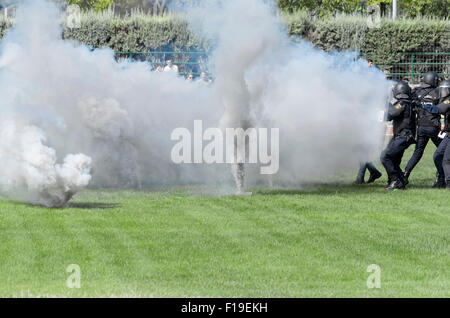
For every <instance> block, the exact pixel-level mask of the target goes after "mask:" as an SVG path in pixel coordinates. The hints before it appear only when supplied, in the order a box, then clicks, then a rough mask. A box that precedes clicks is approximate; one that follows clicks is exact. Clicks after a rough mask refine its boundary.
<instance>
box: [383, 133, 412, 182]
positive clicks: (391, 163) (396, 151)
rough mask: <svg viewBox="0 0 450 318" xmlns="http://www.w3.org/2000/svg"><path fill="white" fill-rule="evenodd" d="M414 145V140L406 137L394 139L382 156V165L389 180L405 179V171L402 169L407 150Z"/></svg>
mask: <svg viewBox="0 0 450 318" xmlns="http://www.w3.org/2000/svg"><path fill="white" fill-rule="evenodd" d="M412 143H413V139H412V138H408V137H406V136H397V137H394V138H393V139H392V140H391V141H390V142H389V144H388V146H387V147H386V149H385V150H384V151H383V153H382V154H381V163H382V164H383V166H384V168H385V169H386V173H387V175H388V176H389V178H391V179H392V178H395V179H400V180H401V179H403V171H402V169H401V168H400V164H401V163H402V158H403V155H404V153H405V150H406V149H408V147H409V146H411V144H412Z"/></svg>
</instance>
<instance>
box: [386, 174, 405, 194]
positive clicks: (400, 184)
mask: <svg viewBox="0 0 450 318" xmlns="http://www.w3.org/2000/svg"><path fill="white" fill-rule="evenodd" d="M391 180H392V181H391V183H390V184H389V186H388V187H387V188H386V190H388V191H393V190H405V189H406V185H405V182H404V181H403V180H402V178H396V177H393V178H391Z"/></svg>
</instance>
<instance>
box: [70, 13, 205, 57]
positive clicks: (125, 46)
mask: <svg viewBox="0 0 450 318" xmlns="http://www.w3.org/2000/svg"><path fill="white" fill-rule="evenodd" d="M64 38H66V39H74V40H78V41H80V42H83V43H85V44H87V45H89V46H91V47H93V48H99V47H105V46H106V47H110V48H112V49H113V50H115V51H122V52H123V51H133V52H142V51H148V50H157V51H164V50H166V51H168V50H170V51H172V50H173V51H199V50H208V48H209V47H208V42H207V41H204V40H202V39H199V38H198V37H196V36H195V35H194V34H193V33H192V32H190V31H189V29H188V24H187V22H186V21H184V20H182V19H181V18H179V17H177V16H171V15H167V16H165V17H153V16H149V15H145V14H141V13H136V14H133V16H128V17H126V18H120V17H115V16H113V15H112V14H111V13H107V12H106V13H92V12H91V13H85V14H83V15H82V20H81V28H79V29H68V28H65V29H64Z"/></svg>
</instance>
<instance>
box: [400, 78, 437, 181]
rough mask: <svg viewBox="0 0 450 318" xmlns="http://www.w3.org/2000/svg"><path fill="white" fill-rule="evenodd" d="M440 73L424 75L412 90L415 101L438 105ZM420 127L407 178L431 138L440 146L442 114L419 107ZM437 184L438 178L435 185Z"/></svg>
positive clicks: (408, 165)
mask: <svg viewBox="0 0 450 318" xmlns="http://www.w3.org/2000/svg"><path fill="white" fill-rule="evenodd" d="M438 85H439V75H438V74H437V73H436V72H428V73H426V74H425V76H424V77H423V81H422V83H421V84H420V86H419V87H417V88H415V89H414V90H413V91H412V97H413V100H414V101H415V102H418V103H420V104H421V103H426V104H430V105H436V104H437V103H438V102H439V89H438ZM417 119H418V129H417V144H416V148H415V150H414V153H413V155H412V157H411V159H410V160H409V162H408V164H407V165H406V168H405V179H406V183H408V178H409V176H410V174H411V172H412V171H413V169H414V168H415V166H416V165H417V164H418V163H419V161H420V159H422V157H423V153H424V151H425V148H426V146H427V144H428V141H429V140H430V139H431V140H432V141H433V143H434V144H435V145H436V147H439V144H440V143H441V139H440V138H439V137H438V135H439V133H440V132H441V116H440V115H436V114H431V113H429V112H427V111H426V110H425V109H423V108H419V109H417ZM436 184H437V180H436V183H435V186H436Z"/></svg>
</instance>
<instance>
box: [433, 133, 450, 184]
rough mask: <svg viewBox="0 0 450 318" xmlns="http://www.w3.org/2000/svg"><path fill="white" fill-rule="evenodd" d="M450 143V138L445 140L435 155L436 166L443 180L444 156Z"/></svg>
mask: <svg viewBox="0 0 450 318" xmlns="http://www.w3.org/2000/svg"><path fill="white" fill-rule="evenodd" d="M448 143H449V138H445V139H444V140H443V141H442V142H441V144H440V145H439V147H438V148H437V149H436V152H435V153H434V155H433V160H434V165H435V166H436V169H437V171H438V176H439V177H441V178H443V177H444V176H445V172H444V167H443V162H444V154H445V150H446V148H447V144H448Z"/></svg>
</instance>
